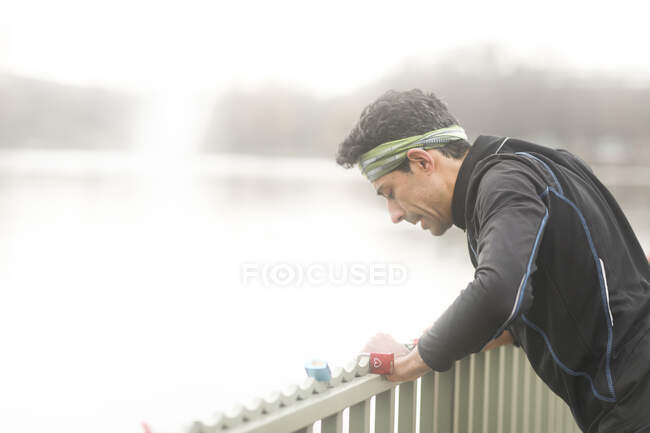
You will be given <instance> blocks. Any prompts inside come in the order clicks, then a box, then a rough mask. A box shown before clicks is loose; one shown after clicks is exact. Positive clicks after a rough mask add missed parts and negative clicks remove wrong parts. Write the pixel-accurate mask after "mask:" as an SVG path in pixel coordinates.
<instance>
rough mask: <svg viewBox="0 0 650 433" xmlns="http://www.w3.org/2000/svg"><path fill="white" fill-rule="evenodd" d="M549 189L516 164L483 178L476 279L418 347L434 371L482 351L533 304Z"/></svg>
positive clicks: (499, 167)
mask: <svg viewBox="0 0 650 433" xmlns="http://www.w3.org/2000/svg"><path fill="white" fill-rule="evenodd" d="M544 188H545V182H544V180H543V179H541V178H540V177H539V176H538V175H537V174H535V172H534V171H533V170H532V169H531V168H530V167H529V166H527V165H526V164H524V163H522V162H519V161H516V160H506V161H500V162H498V163H497V164H495V165H493V166H491V167H490V168H489V169H488V170H486V172H485V174H484V175H483V176H482V178H481V180H480V184H479V185H478V187H477V189H476V191H477V192H476V201H475V204H474V209H473V216H474V220H475V225H476V227H477V233H478V239H477V240H476V247H477V248H476V254H477V263H478V265H477V267H476V270H475V274H474V280H473V281H471V282H470V283H469V284H468V285H467V287H466V288H465V289H463V290H462V291H461V292H460V294H459V296H458V297H457V298H456V300H455V301H454V302H453V303H452V305H451V306H450V307H449V308H447V310H446V311H445V312H444V313H443V314H442V316H440V318H439V319H438V320H437V321H436V322H435V323H434V325H433V327H432V328H431V329H430V330H429V331H428V332H427V333H426V334H425V335H423V336H422V338H420V340H419V343H418V350H419V352H420V356H422V358H423V359H424V361H425V362H426V363H427V365H428V366H429V367H431V368H432V369H433V370H437V371H444V370H447V369H449V368H450V367H451V365H452V363H453V362H454V361H455V360H458V359H461V358H463V357H465V356H467V355H469V354H470V353H473V352H478V351H480V350H481V348H482V347H483V346H485V344H487V343H488V342H489V341H490V340H491V339H493V338H496V337H498V336H499V335H500V334H501V332H502V331H503V330H504V329H505V328H506V327H507V326H508V325H509V324H510V323H511V322H512V321H513V320H514V319H515V318H516V317H518V316H519V315H520V314H522V313H523V312H525V311H526V310H527V309H528V308H530V306H531V305H532V300H533V298H532V290H531V288H530V275H531V274H532V273H533V272H535V269H536V267H535V257H536V254H537V251H538V249H539V245H540V242H541V240H542V237H543V232H544V227H545V225H546V221H547V220H548V217H549V214H548V209H547V207H546V205H545V203H544V202H543V201H542V199H540V196H539V193H540V192H541V190H543V189H544ZM470 242H471V241H470Z"/></svg>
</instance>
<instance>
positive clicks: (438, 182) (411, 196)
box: [373, 166, 453, 236]
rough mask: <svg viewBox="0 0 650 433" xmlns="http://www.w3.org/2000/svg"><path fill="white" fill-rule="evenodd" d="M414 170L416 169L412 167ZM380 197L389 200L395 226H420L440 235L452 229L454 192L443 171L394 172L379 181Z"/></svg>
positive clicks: (376, 187) (376, 183) (375, 182)
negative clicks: (446, 181) (448, 184)
mask: <svg viewBox="0 0 650 433" xmlns="http://www.w3.org/2000/svg"><path fill="white" fill-rule="evenodd" d="M412 169H413V166H412ZM373 186H374V187H375V189H376V190H377V194H379V195H381V196H383V197H385V198H386V201H387V204H388V213H389V214H390V218H391V220H392V221H393V223H395V224H397V223H399V222H402V221H408V222H410V223H411V224H417V223H420V226H421V227H422V229H423V230H428V231H429V232H431V234H432V235H434V236H440V235H442V234H443V233H445V232H446V231H447V229H449V227H451V225H452V223H453V220H452V215H451V196H452V193H451V192H450V191H449V189H448V188H446V185H445V182H444V179H443V178H442V175H441V174H440V173H439V172H436V171H423V170H419V169H417V168H416V170H414V171H413V172H410V173H409V172H403V171H399V170H394V171H392V172H390V173H388V174H386V175H384V176H382V177H380V178H379V179H377V180H376V181H374V182H373Z"/></svg>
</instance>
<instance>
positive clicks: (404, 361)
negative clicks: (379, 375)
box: [386, 347, 431, 382]
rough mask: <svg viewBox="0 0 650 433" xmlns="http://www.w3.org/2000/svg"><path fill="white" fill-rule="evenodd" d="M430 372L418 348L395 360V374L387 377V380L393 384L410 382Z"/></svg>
mask: <svg viewBox="0 0 650 433" xmlns="http://www.w3.org/2000/svg"><path fill="white" fill-rule="evenodd" d="M429 371H431V368H429V366H428V365H427V364H426V363H425V362H424V360H423V359H422V357H421V356H420V352H418V348H417V347H416V348H415V349H413V350H411V352H410V353H409V354H408V355H406V356H402V357H401V358H396V359H395V365H394V369H393V374H389V375H387V376H386V379H388V380H390V381H391V382H408V381H411V380H415V379H417V378H418V377H420V376H422V375H424V374H426V373H428V372H429Z"/></svg>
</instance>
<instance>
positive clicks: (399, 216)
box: [388, 200, 406, 224]
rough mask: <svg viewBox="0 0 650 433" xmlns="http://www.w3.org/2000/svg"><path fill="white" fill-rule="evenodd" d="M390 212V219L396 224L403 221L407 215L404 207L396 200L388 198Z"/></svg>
mask: <svg viewBox="0 0 650 433" xmlns="http://www.w3.org/2000/svg"><path fill="white" fill-rule="evenodd" d="M388 213H389V214H390V219H391V220H392V221H393V223H394V224H397V223H399V222H401V221H402V220H403V219H404V216H405V215H406V212H404V209H402V208H401V207H400V205H398V204H397V203H396V202H395V200H388Z"/></svg>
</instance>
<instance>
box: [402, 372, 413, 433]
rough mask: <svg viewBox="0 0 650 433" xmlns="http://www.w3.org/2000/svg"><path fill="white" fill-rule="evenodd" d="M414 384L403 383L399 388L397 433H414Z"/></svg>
mask: <svg viewBox="0 0 650 433" xmlns="http://www.w3.org/2000/svg"><path fill="white" fill-rule="evenodd" d="M415 385H416V382H415V381H411V382H404V383H402V384H400V386H399V401H398V407H399V409H398V410H399V412H398V413H399V416H398V417H397V423H398V427H397V431H398V432H399V433H415V409H416V406H415V400H416V398H417V395H416V392H417V388H416V386H415Z"/></svg>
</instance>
